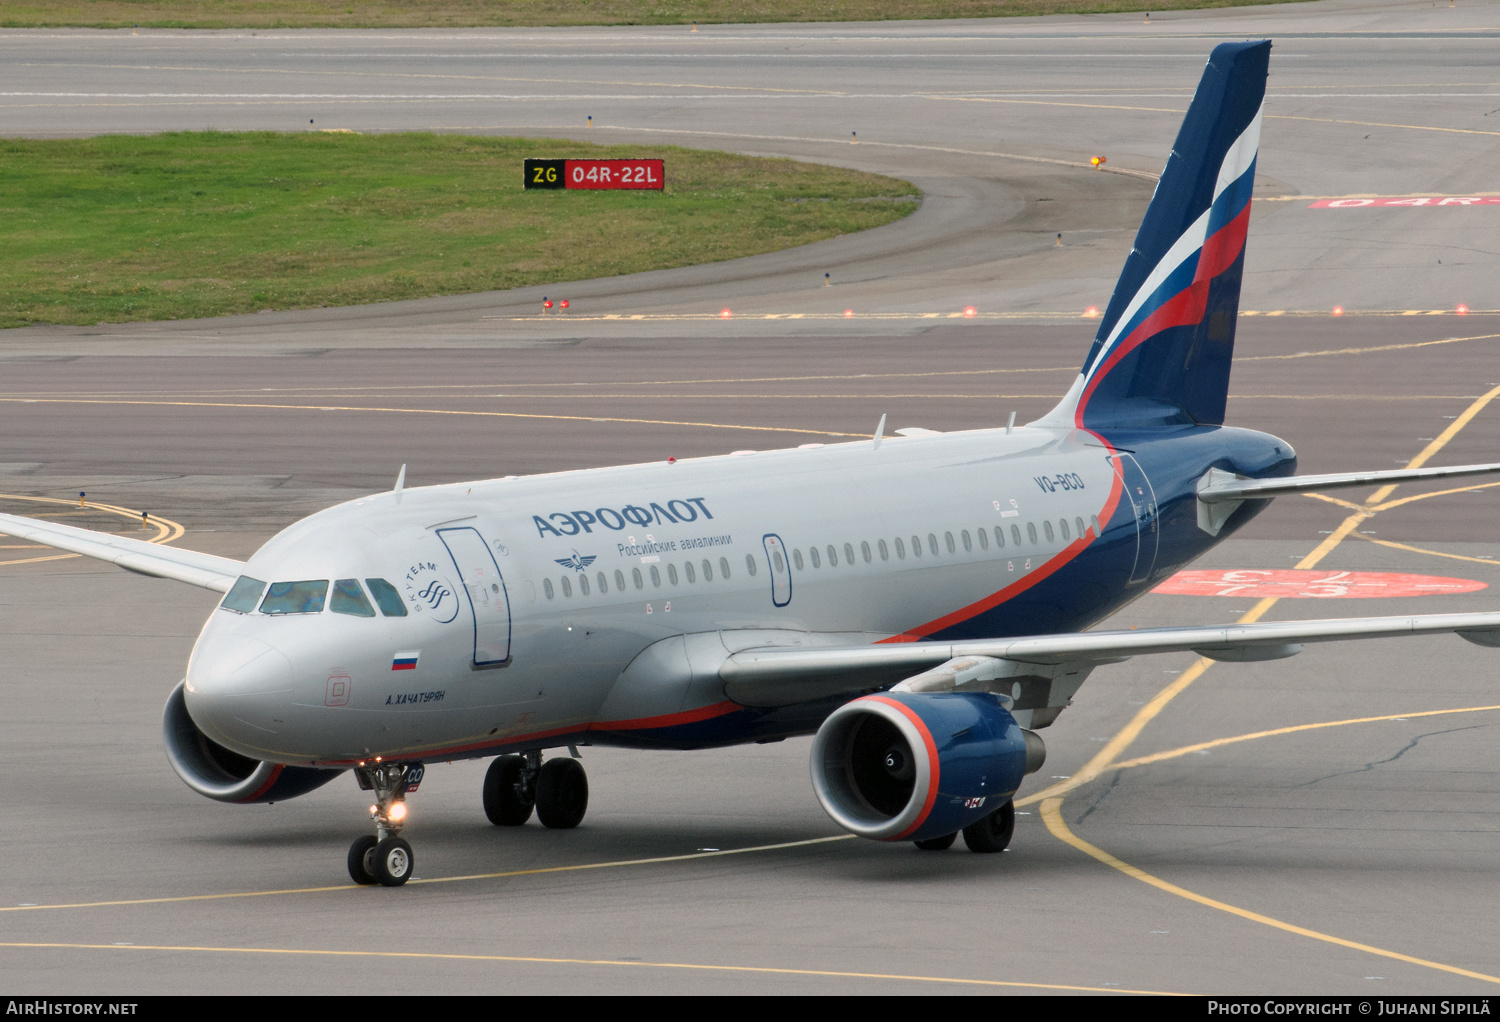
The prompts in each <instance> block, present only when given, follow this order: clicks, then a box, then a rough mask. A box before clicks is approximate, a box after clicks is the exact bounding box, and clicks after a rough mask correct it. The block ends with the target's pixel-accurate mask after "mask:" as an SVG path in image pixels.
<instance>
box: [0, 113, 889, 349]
mask: <svg viewBox="0 0 1500 1022" xmlns="http://www.w3.org/2000/svg"><path fill="white" fill-rule="evenodd" d="M527 156H538V157H547V156H552V157H559V156H570V157H575V158H590V157H594V158H603V157H660V158H662V159H664V160H665V161H666V189H665V191H662V192H640V191H632V192H623V191H622V192H589V191H529V192H528V191H525V190H523V189H522V187H521V162H522V160H523V159H524V158H525V157H527ZM917 198H918V195H917V190H916V188H914V187H913V186H912V185H910V184H908V183H907V182H905V181H898V180H895V179H894V178H888V177H880V176H877V175H874V174H864V173H860V172H858V171H851V170H840V169H838V168H834V167H824V166H819V165H817V164H811V163H797V162H794V161H791V160H777V159H760V158H753V157H747V156H736V155H733V154H731V153H723V152H709V151H703V150H697V149H679V148H674V147H665V146H657V147H636V146H599V145H588V144H585V143H578V142H565V141H558V140H555V139H525V138H481V137H471V136H462V135H431V134H391V135H355V134H322V133H310V132H309V133H305V134H278V133H271V132H253V133H252V132H247V133H225V132H185V133H172V134H163V135H146V136H140V135H114V136H103V137H98V138H89V139H69V140H44V141H29V140H21V139H9V140H0V246H3V248H4V250H5V252H6V258H5V259H4V260H3V261H0V327H15V326H23V325H28V324H33V323H59V324H63V323H71V324H89V323H97V322H126V321H130V320H148V319H185V318H192V317H198V316H220V315H226V314H230V313H243V312H255V311H258V310H261V309H295V308H309V307H313V306H323V305H352V304H358V303H363V302H375V301H384V300H394V299H403V298H421V297H426V296H428V295H436V294H458V293H462V292H470V291H488V290H495V289H500V288H510V287H519V286H522V285H528V284H552V283H555V282H561V281H568V280H583V279H586V278H591V277H604V276H611V275H614V274H620V273H635V272H637V271H640V270H655V269H665V268H668V267H673V266H687V265H691V264H694V263H705V262H714V261H717V260H722V259H734V258H737V257H739V256H746V255H755V254H757V253H760V252H770V251H775V250H777V249H782V248H789V247H791V246H793V245H803V244H807V243H808V242H813V241H820V240H822V239H824V238H830V237H833V236H835V235H838V234H846V233H849V232H851V231H861V230H865V229H867V228H871V227H878V226H880V225H881V224H885V223H889V222H891V221H892V220H896V219H899V218H900V217H902V216H905V215H906V214H908V213H910V212H911V211H912V210H914V209H915V208H916V200H917Z"/></svg>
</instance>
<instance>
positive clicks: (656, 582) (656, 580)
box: [651, 564, 661, 588]
mask: <svg viewBox="0 0 1500 1022" xmlns="http://www.w3.org/2000/svg"><path fill="white" fill-rule="evenodd" d="M651 585H652V586H653V587H656V588H660V587H661V572H660V571H658V570H657V568H656V565H654V564H653V565H651Z"/></svg>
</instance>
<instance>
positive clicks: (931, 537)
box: [927, 532, 953, 557]
mask: <svg viewBox="0 0 1500 1022" xmlns="http://www.w3.org/2000/svg"><path fill="white" fill-rule="evenodd" d="M948 542H949V543H950V544H951V543H952V542H953V537H952V536H949V537H948ZM927 549H928V550H929V551H931V553H932V556H934V557H936V556H937V554H938V549H937V534H936V533H933V532H929V533H928V534H927Z"/></svg>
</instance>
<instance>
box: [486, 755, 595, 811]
mask: <svg viewBox="0 0 1500 1022" xmlns="http://www.w3.org/2000/svg"><path fill="white" fill-rule="evenodd" d="M588 807H589V779H588V775H587V774H586V773H585V772H584V769H583V764H582V763H580V762H578V761H577V760H576V759H565V758H562V757H559V758H557V759H549V760H547V762H545V763H543V762H542V753H541V750H539V749H532V750H530V751H529V752H525V753H522V754H521V755H519V756H499V757H497V758H496V759H495V761H494V762H492V763H491V764H490V768H489V770H488V771H486V772H485V775H484V815H485V816H487V817H489V820H490V822H491V823H493V824H494V825H495V826H497V827H519V826H520V825H521V824H523V823H525V822H526V821H527V820H529V819H531V813H532V810H533V809H534V810H535V811H536V816H537V819H538V820H540V821H541V823H542V826H544V827H549V828H551V829H553V830H568V829H570V828H572V827H576V826H578V824H579V823H581V822H582V821H583V814H584V813H585V812H587V811H588Z"/></svg>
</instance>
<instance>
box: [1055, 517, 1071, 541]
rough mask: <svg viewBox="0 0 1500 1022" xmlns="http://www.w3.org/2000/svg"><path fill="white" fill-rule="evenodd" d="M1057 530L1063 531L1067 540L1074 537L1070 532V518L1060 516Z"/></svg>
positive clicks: (1063, 536)
mask: <svg viewBox="0 0 1500 1022" xmlns="http://www.w3.org/2000/svg"><path fill="white" fill-rule="evenodd" d="M1057 531H1059V532H1061V533H1062V538H1063V539H1065V540H1066V539H1072V538H1073V537H1072V535H1071V534H1070V533H1069V532H1068V520H1067V519H1066V518H1059V519H1058V520H1057Z"/></svg>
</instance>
